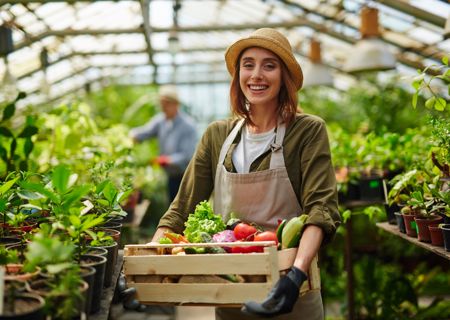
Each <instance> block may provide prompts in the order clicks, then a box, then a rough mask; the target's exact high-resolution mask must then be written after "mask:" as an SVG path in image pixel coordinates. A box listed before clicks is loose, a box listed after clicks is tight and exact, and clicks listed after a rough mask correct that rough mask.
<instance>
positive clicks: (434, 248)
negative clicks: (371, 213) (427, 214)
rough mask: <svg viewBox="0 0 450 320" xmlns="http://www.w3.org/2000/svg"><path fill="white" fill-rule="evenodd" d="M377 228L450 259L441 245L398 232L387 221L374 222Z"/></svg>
mask: <svg viewBox="0 0 450 320" xmlns="http://www.w3.org/2000/svg"><path fill="white" fill-rule="evenodd" d="M376 225H377V227H378V228H380V229H383V230H385V231H386V232H389V233H391V234H393V235H395V236H397V237H400V238H402V239H405V240H406V241H409V242H411V243H413V244H414V245H416V246H418V247H421V248H424V249H427V250H429V251H431V252H434V253H436V254H438V255H440V256H442V257H444V258H446V259H448V260H450V251H446V250H445V249H444V247H441V246H435V245H432V244H430V243H426V242H422V241H419V240H418V239H417V238H414V237H411V236H408V235H407V234H405V233H402V232H400V230H399V229H398V227H397V226H395V225H392V224H389V223H388V222H379V223H377V224H376Z"/></svg>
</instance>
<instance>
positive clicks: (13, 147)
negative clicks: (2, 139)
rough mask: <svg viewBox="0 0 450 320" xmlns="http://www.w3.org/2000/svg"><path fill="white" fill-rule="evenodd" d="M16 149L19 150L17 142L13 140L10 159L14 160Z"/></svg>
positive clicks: (10, 147)
mask: <svg viewBox="0 0 450 320" xmlns="http://www.w3.org/2000/svg"><path fill="white" fill-rule="evenodd" d="M16 148H17V140H16V139H15V138H13V140H12V141H11V145H10V146H9V156H10V158H13V156H14V154H15V153H16Z"/></svg>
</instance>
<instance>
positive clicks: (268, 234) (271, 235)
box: [253, 231, 278, 245]
mask: <svg viewBox="0 0 450 320" xmlns="http://www.w3.org/2000/svg"><path fill="white" fill-rule="evenodd" d="M253 241H275V243H276V244H277V245H278V238H277V234H276V232H274V231H264V232H261V233H258V234H256V235H255V239H254V240H253Z"/></svg>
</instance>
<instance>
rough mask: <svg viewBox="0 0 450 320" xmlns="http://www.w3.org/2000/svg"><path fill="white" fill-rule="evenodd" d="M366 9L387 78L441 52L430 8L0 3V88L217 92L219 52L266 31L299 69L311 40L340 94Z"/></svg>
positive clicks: (221, 0)
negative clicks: (184, 87)
mask: <svg viewBox="0 0 450 320" xmlns="http://www.w3.org/2000/svg"><path fill="white" fill-rule="evenodd" d="M367 5H368V6H370V7H375V8H377V9H378V10H379V24H380V30H381V35H380V38H381V39H382V41H384V42H385V43H386V45H387V46H388V47H389V48H390V50H391V51H392V52H393V53H394V54H395V57H396V58H397V64H396V66H397V67H396V71H394V72H397V73H402V74H403V73H404V74H413V73H414V72H415V69H418V68H420V69H422V68H424V66H427V65H430V64H436V63H439V61H440V60H441V59H442V57H443V56H444V55H445V54H446V53H448V52H450V40H446V39H445V37H444V29H445V23H446V19H447V17H448V16H449V15H450V4H449V3H448V2H447V1H439V0H409V1H408V0H378V1H365V0H328V1H325V0H202V1H200V0H184V1H182V0H174V1H169V0H140V1H138V0H134V1H131V0H129V1H57V0H54V1H44V0H34V1H33V0H31V1H30V0H28V1H25V0H23V1H22V0H13V1H3V0H0V25H1V24H3V25H4V26H7V27H8V28H10V29H12V38H13V43H14V48H13V50H12V52H10V53H8V54H7V55H4V58H3V59H2V61H1V62H0V77H1V78H2V79H3V80H4V83H3V87H5V86H6V85H8V83H14V81H16V84H17V87H18V88H19V89H20V90H21V91H25V92H27V93H28V95H29V96H28V101H29V102H33V103H43V102H45V101H52V100H56V99H58V98H60V97H62V96H66V95H68V94H70V93H78V92H80V91H85V90H89V89H91V90H92V89H95V88H96V87H101V86H104V85H106V84H109V83H111V80H113V81H119V82H120V83H132V84H147V83H157V84H162V83H177V84H180V85H181V84H211V83H227V82H228V81H229V75H228V73H227V72H226V68H225V63H224V58H223V54H224V52H225V49H226V47H227V46H228V45H229V44H230V43H231V42H233V41H234V40H236V39H237V38H239V37H241V36H244V35H247V34H249V33H250V32H251V31H252V30H254V29H256V28H260V27H273V28H277V29H279V30H280V31H282V32H284V33H285V34H286V35H287V36H288V38H289V40H290V42H291V44H292V46H293V48H294V50H295V52H296V54H297V57H298V59H299V61H300V62H301V64H302V65H307V64H308V63H309V62H308V57H309V43H310V41H311V39H312V38H314V39H317V40H319V41H320V43H321V52H322V61H323V64H324V65H325V66H327V67H329V68H330V69H331V70H332V73H333V76H334V79H335V80H334V86H335V87H337V88H339V89H346V88H347V87H348V86H351V85H352V83H354V82H355V76H354V75H350V74H348V73H346V72H344V71H343V70H344V67H343V66H344V63H345V61H346V60H347V59H348V57H351V56H352V50H353V46H354V44H355V43H357V42H358V40H359V39H360V37H361V36H360V31H359V27H360V11H361V8H362V7H363V6H367ZM7 71H9V72H7ZM391 72H392V71H391ZM10 75H11V76H12V77H11V76H10ZM11 78H13V79H12V80H11ZM14 79H15V80H14ZM5 81H6V82H5ZM5 83H6V84H5ZM4 91H5V92H6V89H4ZM4 94H5V93H4Z"/></svg>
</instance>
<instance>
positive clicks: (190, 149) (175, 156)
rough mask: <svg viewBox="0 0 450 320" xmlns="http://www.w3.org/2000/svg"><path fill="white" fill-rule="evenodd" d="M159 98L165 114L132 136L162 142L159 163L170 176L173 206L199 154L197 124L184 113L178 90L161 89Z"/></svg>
mask: <svg viewBox="0 0 450 320" xmlns="http://www.w3.org/2000/svg"><path fill="white" fill-rule="evenodd" d="M158 98H159V103H160V106H161V111H162V112H160V113H158V114H156V115H155V116H154V117H152V118H151V119H150V121H148V122H147V123H146V124H144V125H143V126H140V127H136V128H133V129H131V131H130V136H131V137H132V138H133V140H134V141H135V142H141V141H143V140H146V139H151V138H157V139H158V142H159V156H158V157H157V158H156V159H155V162H156V163H158V164H159V165H160V166H161V167H162V168H163V169H164V171H165V172H166V173H167V178H168V189H169V201H170V202H172V200H173V199H174V198H175V196H176V194H177V192H178V188H179V186H180V182H181V178H182V177H183V173H184V170H185V169H186V167H187V165H188V163H189V160H190V159H191V157H192V155H193V153H194V151H195V147H196V145H197V132H196V129H195V125H194V123H195V122H194V120H193V119H192V118H191V117H190V116H189V115H187V114H186V113H184V112H183V111H181V110H180V100H179V98H178V93H177V90H176V88H175V87H174V86H172V85H164V86H161V87H160V89H159V94H158Z"/></svg>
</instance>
